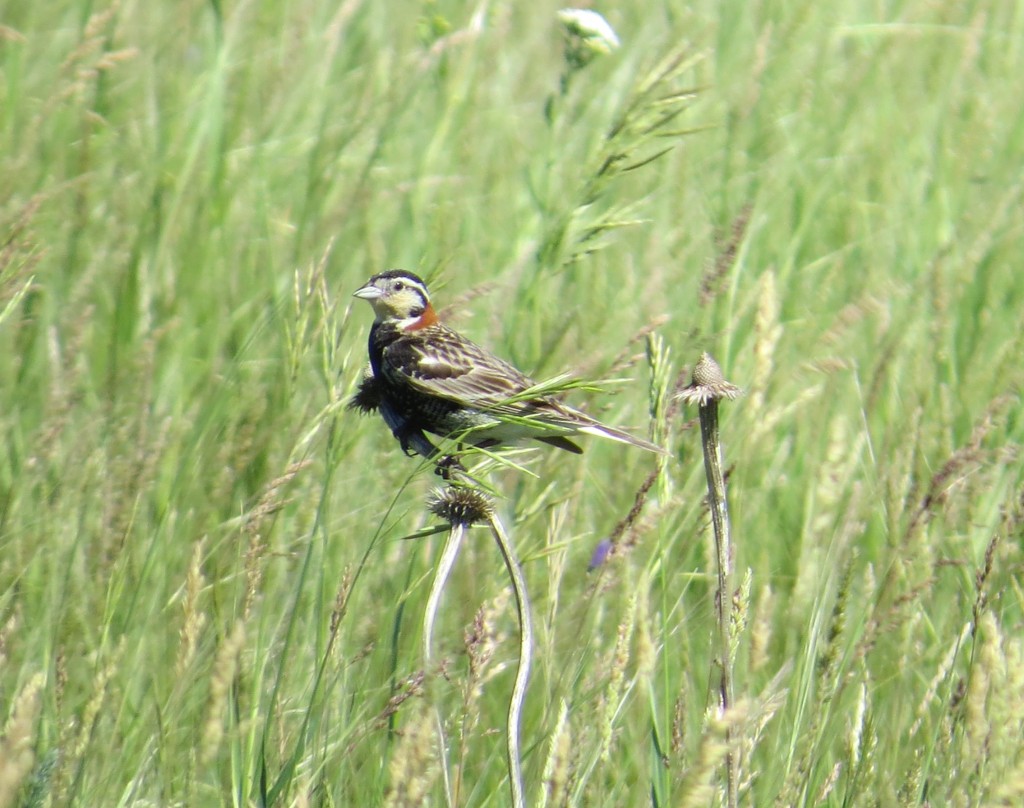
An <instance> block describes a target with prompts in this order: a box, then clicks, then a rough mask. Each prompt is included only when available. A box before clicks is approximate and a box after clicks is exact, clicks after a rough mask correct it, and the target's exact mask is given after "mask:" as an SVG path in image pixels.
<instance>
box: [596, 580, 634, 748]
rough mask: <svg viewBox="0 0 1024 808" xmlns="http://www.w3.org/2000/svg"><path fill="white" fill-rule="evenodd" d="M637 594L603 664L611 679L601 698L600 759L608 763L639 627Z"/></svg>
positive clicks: (629, 602)
mask: <svg viewBox="0 0 1024 808" xmlns="http://www.w3.org/2000/svg"><path fill="white" fill-rule="evenodd" d="M636 612H637V596H636V592H635V591H634V592H632V593H631V594H630V596H629V600H628V601H627V604H626V613H625V614H624V615H623V618H622V622H620V623H619V628H618V631H617V632H616V635H615V648H614V649H612V652H611V656H610V658H609V659H608V662H607V663H606V664H604V665H601V666H600V667H601V668H603V669H605V670H607V671H608V682H607V684H606V685H605V691H604V694H603V696H602V699H601V704H602V708H603V709H602V710H601V718H600V728H601V745H600V750H601V751H600V753H599V755H598V759H599V760H600V761H601V762H602V763H606V762H607V761H608V758H609V757H610V756H611V750H612V739H613V735H614V728H615V717H616V715H618V713H619V709H620V707H621V706H622V704H621V702H622V694H623V691H624V684H625V681H626V666H627V665H628V664H629V647H630V645H631V644H632V641H633V631H634V629H635V628H636Z"/></svg>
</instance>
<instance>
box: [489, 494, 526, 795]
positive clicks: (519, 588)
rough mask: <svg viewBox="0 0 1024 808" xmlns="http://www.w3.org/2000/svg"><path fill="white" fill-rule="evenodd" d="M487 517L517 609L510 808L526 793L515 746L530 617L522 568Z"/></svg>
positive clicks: (498, 526) (510, 729)
mask: <svg viewBox="0 0 1024 808" xmlns="http://www.w3.org/2000/svg"><path fill="white" fill-rule="evenodd" d="M488 521H489V522H490V525H491V531H492V532H493V533H494V540H495V541H496V542H497V544H498V550H499V551H500V552H501V557H502V558H503V559H504V560H505V567H506V569H507V570H508V577H509V578H510V579H511V581H512V591H513V594H514V595H515V599H516V610H517V611H518V612H519V668H518V669H517V670H516V681H515V684H514V685H513V687H512V699H511V701H510V702H509V706H508V727H507V729H506V737H507V741H508V772H509V784H510V786H511V788H512V806H513V808H525V807H526V797H525V794H524V791H523V760H522V751H521V749H520V746H519V729H520V723H521V721H522V715H523V704H524V702H525V701H526V685H527V683H528V682H529V679H530V664H531V661H532V659H533V618H532V617H531V615H530V598H529V595H528V593H527V591H526V579H525V578H524V577H523V570H522V568H521V567H520V566H519V560H518V559H517V558H516V554H515V550H513V548H512V543H511V542H510V541H509V538H508V535H507V534H506V533H505V528H504V527H503V526H502V524H501V520H500V519H499V518H498V516H497V514H494V513H492V514H491V516H490V518H489V520H488Z"/></svg>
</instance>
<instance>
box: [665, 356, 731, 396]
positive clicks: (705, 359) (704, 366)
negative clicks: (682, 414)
mask: <svg viewBox="0 0 1024 808" xmlns="http://www.w3.org/2000/svg"><path fill="white" fill-rule="evenodd" d="M741 392H742V391H741V390H740V388H738V387H737V386H736V385H734V384H730V383H729V382H727V381H726V380H725V376H723V375H722V368H721V367H719V364H718V363H717V362H716V361H715V360H714V359H712V358H711V355H710V354H708V353H703V354H701V356H700V361H699V362H697V364H696V365H695V366H694V368H693V378H692V379H691V381H690V384H689V385H688V386H687V387H685V388H683V390H682V391H681V392H680V393H679V396H678V397H679V398H680V399H682V400H683V401H684V402H686V403H687V404H699V405H701V406H704V405H705V404H707V403H708V402H709V401H720V400H721V399H723V398H727V399H730V400H731V399H734V398H736V397H737V396H738V395H739V394H740V393H741Z"/></svg>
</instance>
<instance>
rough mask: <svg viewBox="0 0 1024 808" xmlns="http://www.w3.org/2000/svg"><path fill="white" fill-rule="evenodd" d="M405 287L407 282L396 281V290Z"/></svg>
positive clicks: (398, 290) (399, 290)
mask: <svg viewBox="0 0 1024 808" xmlns="http://www.w3.org/2000/svg"><path fill="white" fill-rule="evenodd" d="M404 288H405V284H404V283H402V282H401V281H395V291H396V292H401V291H402V290H403V289H404Z"/></svg>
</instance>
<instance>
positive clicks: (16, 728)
mask: <svg viewBox="0 0 1024 808" xmlns="http://www.w3.org/2000/svg"><path fill="white" fill-rule="evenodd" d="M45 684H46V676H44V675H43V674H42V673H37V674H36V675H35V676H33V677H32V678H31V679H29V681H28V683H27V684H26V685H25V686H24V687H23V688H22V689H21V693H19V694H18V696H17V698H15V700H14V709H13V710H12V711H11V717H10V719H9V720H8V721H7V726H6V727H4V734H3V737H2V738H0V808H8V806H13V805H16V804H17V803H16V799H17V796H18V792H19V791H20V790H21V786H22V784H23V783H24V782H25V778H26V777H28V775H29V774H30V773H31V771H32V767H33V766H34V765H35V759H36V757H35V751H34V750H33V748H32V742H33V739H34V737H35V725H36V718H37V717H38V715H39V705H40V701H41V695H40V694H41V693H42V689H43V686H44V685H45Z"/></svg>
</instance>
